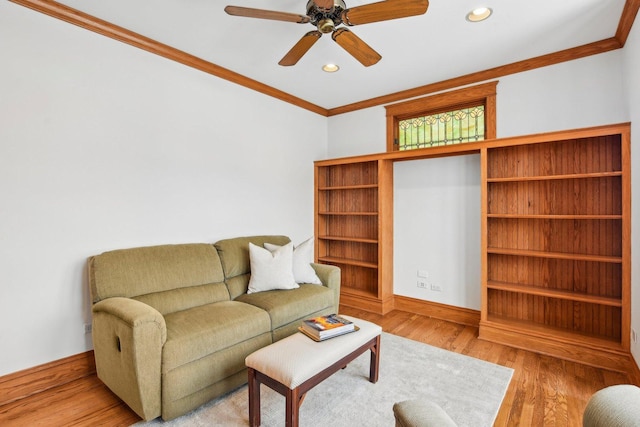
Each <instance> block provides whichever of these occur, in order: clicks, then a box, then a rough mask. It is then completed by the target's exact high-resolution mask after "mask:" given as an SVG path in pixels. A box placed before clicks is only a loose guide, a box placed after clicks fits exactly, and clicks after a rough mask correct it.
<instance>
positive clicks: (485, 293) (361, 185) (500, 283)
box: [315, 123, 631, 370]
mask: <svg viewBox="0 0 640 427" xmlns="http://www.w3.org/2000/svg"><path fill="white" fill-rule="evenodd" d="M476 153H480V161H481V175H482V176H481V188H480V191H481V199H482V204H481V206H480V209H481V224H480V226H481V229H482V230H481V234H482V243H481V251H480V256H481V266H482V272H481V273H482V274H481V276H482V283H481V287H482V291H481V295H482V297H481V299H482V301H481V307H480V324H479V326H480V328H479V335H480V338H482V339H485V340H490V341H495V342H499V343H502V344H507V345H511V346H514V347H520V348H525V349H528V350H533V351H538V352H541V353H546V354H550V355H554V356H557V357H561V358H565V359H570V360H575V361H579V362H582V363H587V364H591V365H594V366H600V367H606V368H611V369H616V370H625V369H628V366H629V363H630V360H631V357H630V352H629V348H630V333H631V330H630V328H631V326H630V322H631V319H630V318H631V230H630V225H631V189H630V124H628V123H623V124H617V125H608V126H598V127H592V128H585V129H575V130H567V131H559V132H551V133H546V134H538V135H526V136H518V137H511V138H502V139H494V140H487V141H481V142H477V143H467V144H458V145H452V146H441V147H434V148H426V149H419V150H409V151H403V152H398V151H396V152H389V153H380V154H375V155H368V156H357V157H350V158H343V159H331V160H323V161H317V162H315V173H316V175H315V185H316V188H315V190H316V191H315V198H316V199H315V212H316V215H315V234H316V261H317V262H324V263H329V264H334V265H338V266H339V267H341V269H342V288H341V303H343V304H344V305H348V306H350V307H355V308H359V309H364V310H368V311H372V312H376V313H386V312H388V311H390V310H391V309H393V307H394V304H395V302H394V301H395V298H394V295H393V162H395V161H404V160H418V159H423V158H435V157H443V156H453V155H465V154H476ZM464 285H466V284H461V286H464Z"/></svg>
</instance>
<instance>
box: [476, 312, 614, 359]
mask: <svg viewBox="0 0 640 427" xmlns="http://www.w3.org/2000/svg"><path fill="white" fill-rule="evenodd" d="M487 321H488V322H491V323H494V324H496V325H503V326H504V325H508V326H509V328H510V329H511V330H513V331H517V332H519V333H521V334H523V335H538V336H541V337H545V338H553V339H554V340H557V341H560V342H565V343H572V344H573V343H575V344H578V343H579V344H580V345H582V346H584V345H588V346H591V347H597V348H600V349H611V350H614V351H619V350H621V347H620V343H619V340H616V339H613V338H608V337H603V336H601V335H593V334H586V333H583V332H579V331H572V330H568V329H565V328H558V327H555V326H548V325H541V324H539V323H535V322H528V321H523V320H517V319H511V318H506V317H502V316H496V315H488V317H487Z"/></svg>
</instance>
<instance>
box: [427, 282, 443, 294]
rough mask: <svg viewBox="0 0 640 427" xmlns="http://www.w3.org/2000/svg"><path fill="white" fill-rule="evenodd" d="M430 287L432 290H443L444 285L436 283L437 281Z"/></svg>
mask: <svg viewBox="0 0 640 427" xmlns="http://www.w3.org/2000/svg"><path fill="white" fill-rule="evenodd" d="M430 287H431V290H432V291H436V292H442V285H436V284H435V283H432V284H431V285H430Z"/></svg>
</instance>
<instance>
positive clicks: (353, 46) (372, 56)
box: [331, 28, 382, 67]
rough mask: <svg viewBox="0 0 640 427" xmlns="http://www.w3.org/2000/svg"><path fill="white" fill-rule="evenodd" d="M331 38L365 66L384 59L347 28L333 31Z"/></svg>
mask: <svg viewBox="0 0 640 427" xmlns="http://www.w3.org/2000/svg"><path fill="white" fill-rule="evenodd" d="M331 38H332V39H333V40H334V41H335V42H336V43H338V44H339V45H340V46H342V48H343V49H344V50H346V51H347V52H349V53H350V54H351V56H353V57H354V58H356V59H357V60H358V61H360V63H361V64H362V65H364V66H365V67H368V66H370V65H373V64H375V63H376V62H378V61H380V59H382V56H380V54H379V53H378V52H376V51H375V50H373V49H372V48H371V46H369V45H368V44H366V43H365V42H364V41H362V39H361V38H360V37H358V36H356V35H355V34H354V33H352V32H351V31H349V30H348V29H346V28H338V29H337V30H336V31H334V32H333V34H332V35H331Z"/></svg>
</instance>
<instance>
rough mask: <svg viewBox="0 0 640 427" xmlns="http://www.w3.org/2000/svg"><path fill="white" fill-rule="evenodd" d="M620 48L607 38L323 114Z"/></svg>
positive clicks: (489, 78)
mask: <svg viewBox="0 0 640 427" xmlns="http://www.w3.org/2000/svg"><path fill="white" fill-rule="evenodd" d="M621 47H622V46H621V45H620V42H618V40H617V39H615V38H614V37H611V38H608V39H605V40H601V41H598V42H594V43H589V44H585V45H582V46H578V47H574V48H571V49H565V50H561V51H559V52H555V53H550V54H547V55H542V56H537V57H535V58H531V59H525V60H524V61H518V62H513V63H511V64H507V65H502V66H499V67H495V68H490V69H488V70H484V71H479V72H476V73H471V74H466V75H464V76H460V77H454V78H452V79H448V80H443V81H440V82H437V83H431V84H428V85H425V86H419V87H416V88H413V89H408V90H404V91H400V92H395V93H392V94H389V95H383V96H379V97H377V98H371V99H368V100H365V101H360V102H356V103H353V104H348V105H343V106H341V107H335V108H330V109H329V110H328V114H327V115H328V116H329V117H331V116H337V115H339V114H344V113H350V112H353V111H357V110H362V109H365V108H371V107H377V106H379V105H384V104H389V103H391V102H397V101H400V100H403V99H408V98H415V97H417V96H424V95H428V94H430V93H435V92H441V91H444V90H448V89H453V88H456V87H460V86H466V85H470V84H474V83H478V82H482V81H486V80H493V79H496V78H499V77H503V76H508V75H510V74H517V73H521V72H524V71H530V70H535V69H536V68H542V67H546V66H549V65H555V64H559V63H562V62H566V61H573V60H574V59H580V58H584V57H586V56H591V55H597V54H600V53H605V52H609V51H611V50H615V49H620V48H621Z"/></svg>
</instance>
